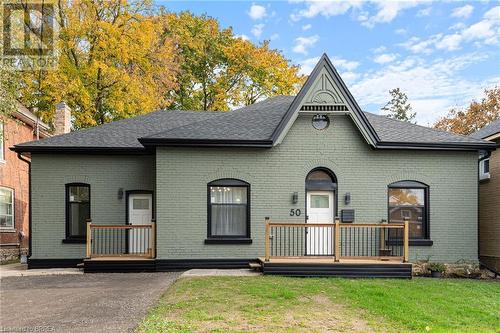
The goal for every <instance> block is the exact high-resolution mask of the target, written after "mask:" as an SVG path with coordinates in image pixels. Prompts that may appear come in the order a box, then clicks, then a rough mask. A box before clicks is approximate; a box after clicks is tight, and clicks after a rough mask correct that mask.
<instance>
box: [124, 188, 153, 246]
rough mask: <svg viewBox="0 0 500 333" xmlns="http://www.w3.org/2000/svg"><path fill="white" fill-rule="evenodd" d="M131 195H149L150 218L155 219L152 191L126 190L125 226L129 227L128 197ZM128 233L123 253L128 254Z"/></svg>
mask: <svg viewBox="0 0 500 333" xmlns="http://www.w3.org/2000/svg"><path fill="white" fill-rule="evenodd" d="M131 194H151V201H152V202H151V216H152V217H153V219H154V220H155V219H156V216H155V213H156V212H155V206H156V201H155V193H154V191H151V190H128V191H125V224H126V225H130V216H129V212H128V210H129V196H130V195H131ZM129 250H130V248H129V233H128V232H127V233H126V234H125V251H126V252H127V253H129Z"/></svg>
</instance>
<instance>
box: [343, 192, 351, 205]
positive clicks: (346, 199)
mask: <svg viewBox="0 0 500 333" xmlns="http://www.w3.org/2000/svg"><path fill="white" fill-rule="evenodd" d="M344 203H345V204H346V205H348V204H350V203H351V193H349V192H347V193H346V194H345V196H344Z"/></svg>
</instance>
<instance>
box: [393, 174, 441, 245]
mask: <svg viewBox="0 0 500 333" xmlns="http://www.w3.org/2000/svg"><path fill="white" fill-rule="evenodd" d="M391 188H400V189H413V190H415V189H418V190H422V189H423V190H424V214H423V215H424V218H425V221H424V223H423V224H422V225H423V228H424V233H423V237H419V238H410V244H409V245H412V246H432V245H433V241H432V240H431V237H430V225H431V224H430V186H429V185H427V184H425V183H422V182H419V181H415V180H403V181H397V182H394V183H391V184H389V185H388V186H387V221H388V223H390V221H391V219H390V214H389V211H390V208H391V205H390V202H389V198H390V196H389V189H391ZM389 243H390V244H391V245H397V244H398V243H402V240H398V239H393V240H390V241H389Z"/></svg>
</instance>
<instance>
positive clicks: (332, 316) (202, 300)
mask: <svg viewBox="0 0 500 333" xmlns="http://www.w3.org/2000/svg"><path fill="white" fill-rule="evenodd" d="M199 331H201V332H242V331H255V332H276V331H286V332H297V331H301V332H325V331H328V332H370V331H371V332H387V331H394V332H500V283H498V282H487V281H476V280H446V279H424V278H415V279H413V280H393V279H385V280H384V279H373V280H368V279H352V280H349V279H334V278H286V277H270V276H261V277H209V278H183V279H180V280H179V281H177V282H176V283H175V284H174V285H173V286H172V287H171V288H170V289H169V290H168V291H167V293H166V294H165V295H164V296H163V297H162V298H161V300H160V302H159V303H158V305H156V306H155V307H154V308H153V309H152V310H151V311H150V312H149V313H148V315H147V316H146V318H145V319H144V321H143V322H142V323H141V324H140V326H139V332H140V333H145V332H199Z"/></svg>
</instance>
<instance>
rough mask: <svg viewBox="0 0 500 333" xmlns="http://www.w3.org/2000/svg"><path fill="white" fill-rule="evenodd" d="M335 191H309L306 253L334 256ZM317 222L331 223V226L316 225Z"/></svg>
mask: <svg viewBox="0 0 500 333" xmlns="http://www.w3.org/2000/svg"><path fill="white" fill-rule="evenodd" d="M334 208H335V207H334V203H333V192H330V191H314V192H307V217H308V219H307V223H310V224H311V227H308V228H307V239H306V242H307V247H306V251H307V252H306V254H307V255H311V256H324V255H328V256H333V246H334V244H333V240H334V238H333V232H334V213H333V212H334V211H335V210H334ZM315 223H331V224H332V227H331V228H324V227H314V226H313V225H314V224H315Z"/></svg>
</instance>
